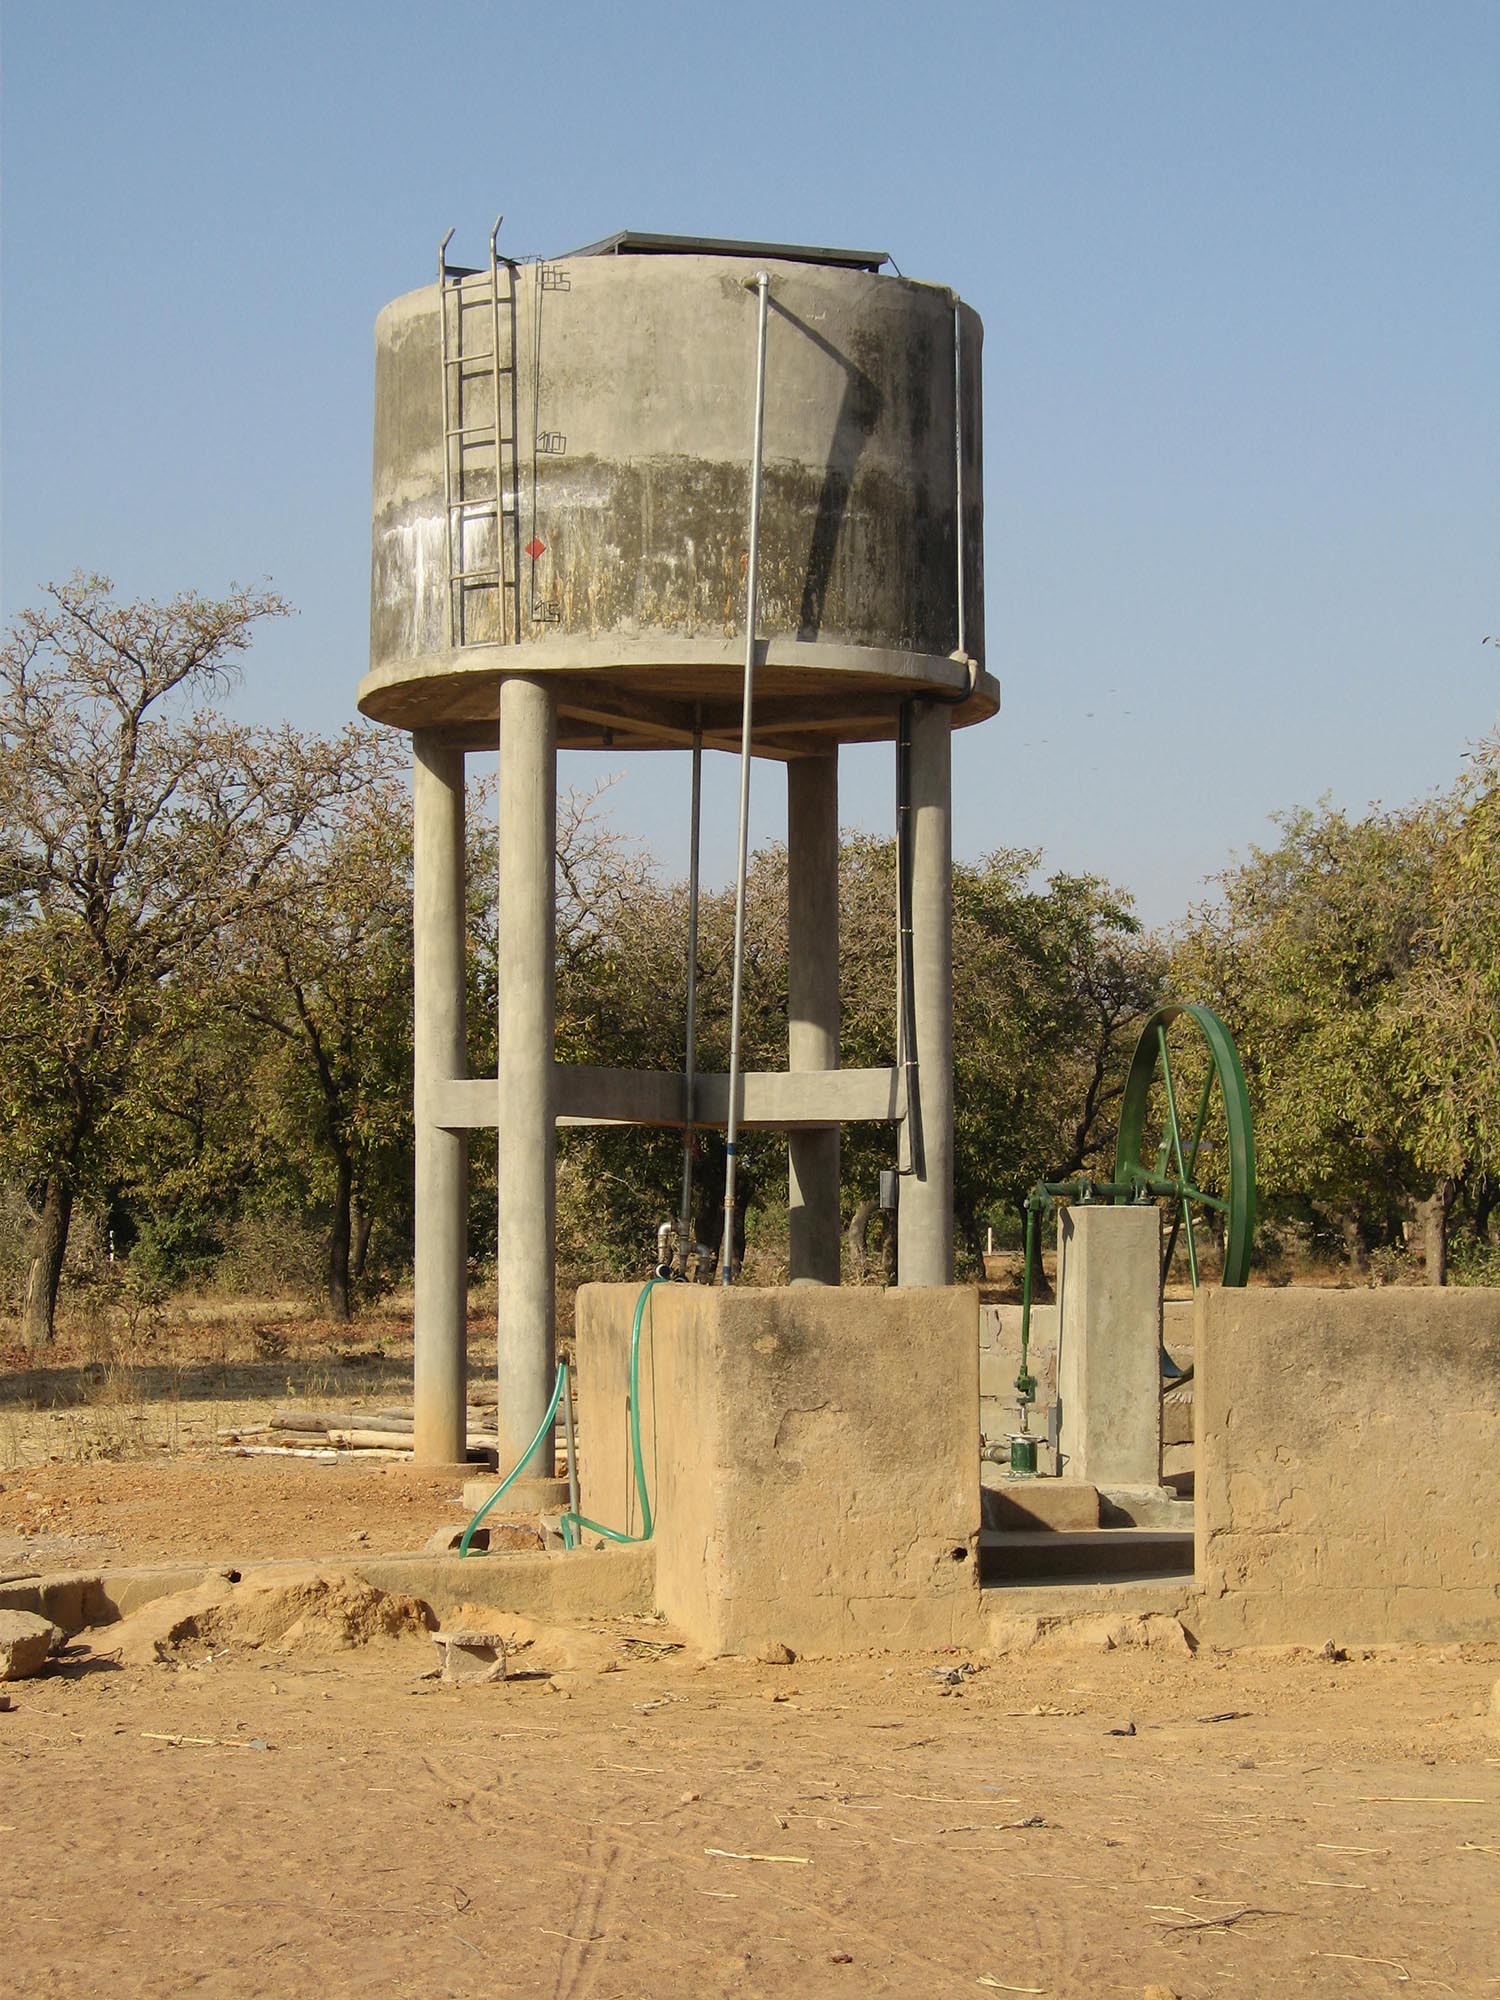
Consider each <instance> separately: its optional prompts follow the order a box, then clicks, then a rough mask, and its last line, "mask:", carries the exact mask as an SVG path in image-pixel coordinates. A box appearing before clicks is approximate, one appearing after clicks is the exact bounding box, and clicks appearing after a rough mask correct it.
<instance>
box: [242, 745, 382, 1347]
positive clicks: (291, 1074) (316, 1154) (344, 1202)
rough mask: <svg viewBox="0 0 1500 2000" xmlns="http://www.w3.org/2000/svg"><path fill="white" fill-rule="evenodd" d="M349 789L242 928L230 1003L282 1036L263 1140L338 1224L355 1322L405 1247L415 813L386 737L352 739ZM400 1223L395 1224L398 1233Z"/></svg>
mask: <svg viewBox="0 0 1500 2000" xmlns="http://www.w3.org/2000/svg"><path fill="white" fill-rule="evenodd" d="M345 743H346V755H345V763H344V769H343V779H344V782H345V785H346V787H348V788H349V789H348V791H347V793H346V795H345V796H344V797H343V798H342V799H341V800H340V801H339V803H338V807H337V810H336V812H332V813H330V814H329V815H328V816H327V818H326V819H325V820H324V821H323V822H322V823H321V824H320V825H319V826H317V827H316V828H306V829H304V831H303V833H302V835H301V837H300V838H299V840H298V841H297V842H296V844H295V845H294V846H292V847H290V848H289V849H288V850H287V851H286V852H285V853H284V854H282V855H281V856H280V857H279V859H278V860H277V862H276V864H275V866H274V867H273V868H272V869H271V870H270V872H269V873H268V876H267V880H266V886H267V888H268V890H269V891H270V892H271V893H270V894H268V895H265V896H262V897H258V898H256V899H255V901H254V902H253V903H252V904H251V905H249V906H247V908H246V909H245V911H244V912H243V913H242V915H241V916H240V917H239V919H238V920H237V922H236V923H235V924H234V926H233V927H232V943H231V945H230V949H231V950H232V952H233V954H234V959H235V963H234V966H233V969H232V971H231V973H230V975H229V977H228V979H227V981H226V983H225V1001H226V1004H227V1005H229V1006H230V1007H232V1008H233V1009H234V1011H236V1012H237V1013H238V1014H239V1015H240V1016H241V1017H242V1018H243V1019H244V1020H245V1021H247V1022H249V1023H251V1024H252V1025H253V1026H254V1027H256V1028H258V1029H259V1030H261V1031H262V1033H263V1034H264V1035H265V1036H267V1037H269V1038H270V1041H271V1044H272V1048H271V1050H270V1051H268V1052H267V1054H266V1056H265V1057H264V1058H263V1061H264V1065H265V1068H264V1073H263V1075H262V1077H261V1079H260V1083H261V1088H260V1090H259V1091H258V1093H257V1112H258V1116H259V1118H260V1120H261V1123H262V1131H263V1136H264V1137H265V1138H266V1139H267V1140H268V1141H269V1142H270V1146H271V1149H272V1150H274V1151H275V1152H277V1153H279V1154H280V1156H281V1158H282V1159H283V1160H284V1162H285V1163H286V1169H287V1171H288V1172H289V1174H290V1175H291V1176H292V1177H293V1178H294V1179H295V1180H296V1182H297V1183H298V1191H299V1193H300V1194H301V1195H302V1197H303V1199H304V1202H308V1201H310V1202H311V1203H312V1204H314V1205H316V1206H318V1207H319V1208H321V1209H323V1210H324V1211H325V1212H326V1214H327V1216H328V1232H327V1238H326V1245H325V1257H324V1287H325V1294H326V1298H327V1303H328V1309H329V1311H330V1312H331V1313H332V1314H333V1316H334V1318H336V1319H343V1320H346V1319H348V1318H349V1316H350V1311H351V1306H352V1301H353V1281H354V1280H355V1279H359V1278H362V1277H363V1276H364V1275H365V1268H366V1260H367V1255H368V1248H369V1243H370V1235H371V1230H372V1228H373V1227H374V1225H375V1222H376V1219H377V1218H379V1217H384V1219H385V1222H386V1224H387V1228H388V1232H389V1233H390V1234H391V1236H392V1237H393V1239H395V1240H400V1241H403V1242H404V1238H405V1228H404V1222H402V1223H397V1222H396V1218H397V1217H404V1216H405V1214H406V1212H407V1211H408V1210H409V1207H410V1194H409V1188H408V1182H409V1178H410V1176H409V1167H410V1150H411V987H412V915H411V804H410V799H409V797H408V794H407V790H406V786H405V783H404V781H403V779H402V777H401V776H400V775H398V774H399V772H400V771H401V770H402V769H403V768H404V757H403V754H402V746H401V744H400V741H399V739H398V738H396V737H394V736H392V735H390V734H389V733H388V732H385V731H380V732H378V733H377V732H375V731H373V730H369V731H360V732H358V733H357V734H355V735H353V736H352V737H350V738H346V739H345ZM393 1223H395V1224H396V1226H395V1227H392V1226H391V1225H392V1224H393Z"/></svg>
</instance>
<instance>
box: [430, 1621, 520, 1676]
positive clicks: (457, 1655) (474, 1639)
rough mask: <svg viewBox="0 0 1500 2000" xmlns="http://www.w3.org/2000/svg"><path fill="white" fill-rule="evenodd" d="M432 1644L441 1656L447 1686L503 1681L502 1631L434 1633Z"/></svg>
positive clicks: (504, 1652) (504, 1655)
mask: <svg viewBox="0 0 1500 2000" xmlns="http://www.w3.org/2000/svg"><path fill="white" fill-rule="evenodd" d="M432 1643H433V1645H434V1646H437V1647H439V1648H440V1649H441V1651H442V1655H443V1679H444V1680H445V1681H448V1682H449V1683H450V1684H457V1685H462V1684H463V1683H465V1682H471V1683H472V1682H489V1681H503V1680H504V1679H505V1676H506V1643H505V1634H504V1633H503V1632H476V1631H473V1630H470V1629H467V1628H465V1629H463V1630H460V1631H456V1632H434V1633H433V1635H432Z"/></svg>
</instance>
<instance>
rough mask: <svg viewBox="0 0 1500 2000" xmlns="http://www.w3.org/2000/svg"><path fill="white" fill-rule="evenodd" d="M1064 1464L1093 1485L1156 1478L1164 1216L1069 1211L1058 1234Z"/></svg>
mask: <svg viewBox="0 0 1500 2000" xmlns="http://www.w3.org/2000/svg"><path fill="white" fill-rule="evenodd" d="M1057 1254H1058V1270H1059V1278H1058V1285H1059V1328H1058V1338H1059V1345H1058V1359H1057V1388H1058V1400H1059V1401H1060V1403H1061V1404H1062V1449H1063V1463H1064V1468H1065V1470H1066V1472H1067V1474H1068V1476H1069V1477H1070V1478H1072V1479H1085V1480H1089V1481H1091V1482H1092V1483H1093V1484H1094V1485H1095V1486H1152V1487H1154V1486H1156V1485H1157V1483H1158V1482H1159V1480H1160V1478H1161V1359H1160V1346H1161V1217H1160V1215H1159V1213H1158V1211H1157V1210H1156V1209H1155V1207H1150V1208H1134V1207H1132V1208H1104V1207H1098V1208H1091V1207H1078V1208H1068V1209H1065V1210H1064V1211H1063V1215H1062V1218H1061V1221H1060V1222H1059V1224H1058V1232H1057Z"/></svg>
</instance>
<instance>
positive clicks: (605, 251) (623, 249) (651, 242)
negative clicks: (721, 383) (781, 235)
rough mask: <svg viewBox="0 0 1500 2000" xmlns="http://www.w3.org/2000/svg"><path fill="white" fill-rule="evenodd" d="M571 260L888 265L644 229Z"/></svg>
mask: <svg viewBox="0 0 1500 2000" xmlns="http://www.w3.org/2000/svg"><path fill="white" fill-rule="evenodd" d="M565 254H566V255H567V256H569V257H764V258H767V259H769V260H770V261H771V262H773V263H781V264H834V265H837V266H838V267H839V269H841V270H845V271H878V270H879V269H880V267H881V265H882V264H888V263H889V262H890V261H891V259H890V252H889V251H888V250H829V249H826V248H823V247H821V246H819V245H815V244H808V243H746V242H741V241H739V240H737V239H736V238H733V237H726V236H654V235H652V234H651V233H650V232H649V231H646V230H642V229H621V230H618V231H617V232H616V233H615V234H614V235H613V236H606V237H604V238H603V239H602V240H601V241H600V242H598V243H586V244H584V246H583V248H582V249H581V250H569V251H567V252H566V253H565Z"/></svg>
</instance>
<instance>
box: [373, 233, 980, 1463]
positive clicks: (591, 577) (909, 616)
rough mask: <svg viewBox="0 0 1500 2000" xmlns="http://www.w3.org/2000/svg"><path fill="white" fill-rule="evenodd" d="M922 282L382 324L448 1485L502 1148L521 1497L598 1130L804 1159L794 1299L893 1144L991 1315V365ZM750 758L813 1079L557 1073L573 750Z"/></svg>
mask: <svg viewBox="0 0 1500 2000" xmlns="http://www.w3.org/2000/svg"><path fill="white" fill-rule="evenodd" d="M496 234H497V235H498V225H497V232H496ZM446 247H447V246H446V240H445V243H444V252H446ZM887 262H888V260H887V259H886V257H885V256H884V255H883V254H881V253H879V252H864V251H849V250H828V249H810V248H803V247H800V246H794V245H787V244H769V243H730V242H718V241H707V240H702V239H694V238H680V237H663V236H646V235H640V234H635V233H630V232H626V233H624V234H622V235H619V236H616V237H612V238H610V239H608V240H607V241H605V242H602V243H597V244H593V245H590V246H589V247H588V248H587V249H584V250H579V251H575V252H573V253H571V254H569V255H566V256H561V257H557V258H555V259H552V260H549V261H546V262H537V263H527V264H515V263H512V262H510V261H509V260H507V259H506V258H505V257H504V256H502V255H501V254H500V253H499V251H498V248H497V243H496V236H492V238H491V243H490V254H489V260H488V263H487V264H486V265H485V266H483V267H481V268H479V269H461V268H457V267H455V266H453V265H451V264H449V263H448V262H447V260H446V256H445V255H444V254H440V257H439V276H438V282H437V283H435V284H432V285H428V286H426V287H425V288H423V289H422V290H419V291H415V292H411V293H408V294H407V295H406V296H405V297H404V298H400V299H397V300H396V301H395V302H394V303H393V304H391V305H389V306H387V307H386V308H385V310H384V311H383V312H382V313H381V314H380V316H379V320H378V322H377V328H376V385H375V470H374V550H373V578H372V594H371V645H370V654H371V658H370V672H369V674H368V676H367V677H366V679H365V680H364V682H363V683H362V685H361V687H360V691H359V705H360V708H361V709H362V710H363V711H364V713H365V714H367V715H370V716H373V717H375V718H376V719H377V720H379V721H381V722H386V723H390V724H392V725H394V726H396V727H398V728H402V729H406V730H409V731H410V732H411V735H412V750H413V760H414V767H415V779H414V790H415V813H416V848H415V925H416V1021H415V1030H416V1033H415V1050H416V1053H415V1072H416V1074H415V1111H416V1146H417V1190H416V1195H417V1199H416V1382H415V1396H416V1456H417V1458H418V1460H419V1461H422V1462H425V1463H429V1464H433V1463H448V1462H457V1461H460V1460H461V1459H462V1458H463V1455H464V1404H465V1393H464V1377H465V1328H466V1319H467V1280H466V1241H465V1225H466V1208H467V1188H466V1181H467V1151H466V1147H467V1135H468V1133H469V1132H470V1131H471V1130H475V1129H482V1128H495V1129H497V1130H498V1135H499V1251H498V1290H499V1388H500V1413H499V1429H500V1439H501V1445H500V1460H501V1464H502V1467H505V1466H508V1465H509V1464H511V1463H513V1462H514V1460H515V1459H516V1458H517V1457H518V1456H519V1455H520V1453H521V1452H522V1451H523V1450H524V1449H525V1448H526V1445H527V1444H528V1442H529V1441H530V1440H531V1438H532V1437H533V1434H534V1433H535V1431H536V1429H537V1426H538V1424H539V1422H540V1420H541V1417H542V1414H543V1412H544V1411H545V1410H546V1408H547V1404H548V1398H549V1395H550V1393H551V1389H552V1384H553V1368H554V1360H553V1347H554V1332H553V1328H554V1306H555V1301H554V1276H553V1266H554V1148H555V1137H554V1135H555V1130H556V1127H557V1125H558V1124H559V1123H573V1124H578V1123H584V1124H586V1123H592V1122H600V1121H610V1122H616V1123H618V1122H626V1123H643V1124H659V1125H679V1126H683V1127H684V1128H686V1129H689V1130H690V1129H691V1128H692V1127H693V1126H695V1125H723V1126H725V1127H726V1128H727V1130H728V1132H729V1135H730V1138H731V1139H733V1138H734V1135H735V1133H736V1132H737V1130H738V1129H739V1128H740V1127H741V1126H762V1127H770V1128H782V1129H785V1130H786V1131H787V1132H788V1134H789V1174H790V1208H791V1270H792V1275H793V1277H794V1278H798V1277H800V1278H809V1279H814V1280H822V1281H824V1282H829V1283H837V1281H838V1274H839V1236H840V1213H839V1207H840V1204H839V1148H838V1130H839V1126H840V1124H841V1123H844V1122H850V1121H856V1120H869V1119H878V1120H885V1121H890V1122H891V1123H892V1124H893V1125H895V1126H896V1127H897V1128H898V1134H897V1145H896V1147H895V1148H894V1149H893V1151H895V1152H896V1154H897V1156H898V1157H899V1160H900V1163H901V1167H902V1175H903V1178H902V1182H901V1190H900V1206H899V1218H898V1276H899V1282H900V1283H901V1284H902V1285H903V1286H912V1285H918V1286H921V1285H946V1284H949V1283H951V1281H952V1275H953V1273H952V1240H953V1231H952V1170H953V1157H952V1153H953V1102H952V1018H951V1017H952V1005H951V984H952V982H951V931H952V912H951V851H950V835H949V807H950V790H951V788H950V732H951V730H952V728H953V727H955V726H961V725H964V724H967V723H971V722H979V721H983V720H984V719H985V718H986V717H987V716H989V715H992V714H993V713H994V712H995V710H996V709H997V707H998V706H999V691H998V688H997V686H996V684H995V682H994V681H993V680H992V679H991V678H990V677H989V675H987V674H986V673H985V671H984V597H983V574H982V542H983V537H982V526H983V515H982V498H981V469H982V468H981V445H980V437H981V422H980V343H981V338H982V329H981V327H980V323H979V320H978V318H977V316H976V315H975V314H974V313H973V312H972V311H971V310H970V309H969V308H968V307H967V306H964V305H963V304H961V303H960V301H959V300H958V299H957V298H956V297H955V296H954V294H953V293H952V292H950V291H948V290H946V289H944V288H942V287H939V286H934V285H928V284H919V283H915V282H913V281H911V280H908V279H906V278H902V277H898V276H895V275H890V274H888V273H886V272H885V270H884V269H883V267H884V266H885V265H886V264H887ZM882 740H883V741H888V742H893V743H895V744H896V745H897V753H898V754H897V765H898V772H897V805H898V829H897V830H898V837H899V842H900V849H899V851H900V855H901V863H902V867H901V894H900V898H899V901H900V911H899V917H898V915H897V913H893V954H892V955H893V963H894V964H895V966H896V967H897V970H898V976H897V978H896V979H895V980H894V981H893V1009H892V1022H893V1030H892V1045H893V1051H894V1054H895V1061H894V1062H893V1063H892V1064H891V1066H890V1067H888V1068H884V1069H875V1070H860V1071H847V1070H846V1071H842V1072H840V1070H839V1060H838V751H839V746H840V745H841V744H844V743H864V742H872V741H882ZM497 742H498V749H499V757H500V778H499V828H500V840H499V869H500V891H499V907H500V925H501V943H500V964H499V995H500V999H499V1005H500V1019H499V1051H500V1053H499V1074H498V1078H496V1077H490V1078H471V1077H470V1076H469V1075H468V1074H467V1063H466V1057H465V1024H464V948H463V946H464V933H463V907H464V898H463V880H464V757H465V753H466V752H467V751H470V750H481V751H489V752H493V751H494V750H495V749H496V747H497ZM746 743H748V747H749V749H750V752H751V753H752V754H753V756H754V757H755V758H758V759H765V760H770V761H775V762H779V763H783V764H785V766H786V772H787V803H788V883H789V901H790V930H791V936H790V986H789V1010H788V1011H789V1020H788V1069H787V1071H786V1072H776V1073H770V1072H767V1073H762V1074H759V1075H756V1074H753V1073H752V1074H747V1075H740V1074H739V1073H738V1071H737V1069H735V1070H732V1072H731V1074H730V1075H729V1076H712V1075H702V1074H694V1073H693V1063H692V1057H691V1054H690V1053H689V1055H688V1057H687V1059H686V1061H685V1067H684V1074H683V1075H680V1076H674V1075H667V1074H661V1073H654V1072H653V1073H635V1072H626V1071H614V1070H597V1069H579V1068H571V1067H567V1066H562V1065H558V1064H556V1063H555V1061H554V1050H553V985H554V862H553V853H554V839H555V804H556V769H557V752H558V750H559V749H565V750H566V749H599V748H601V747H609V748H611V749H613V750H617V751H620V752H624V751H627V750H669V749H689V748H692V749H695V751H696V752H698V753H700V754H701V749H702V748H703V747H707V748H708V749H710V750H716V751H728V752H731V753H734V754H736V755H739V754H740V753H741V752H742V749H743V747H744V746H745V744H746ZM748 772H749V765H748V762H746V763H745V764H744V774H745V778H746V780H747V781H748ZM695 793H696V787H695ZM742 797H743V795H742ZM742 823H743V815H742Z"/></svg>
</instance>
